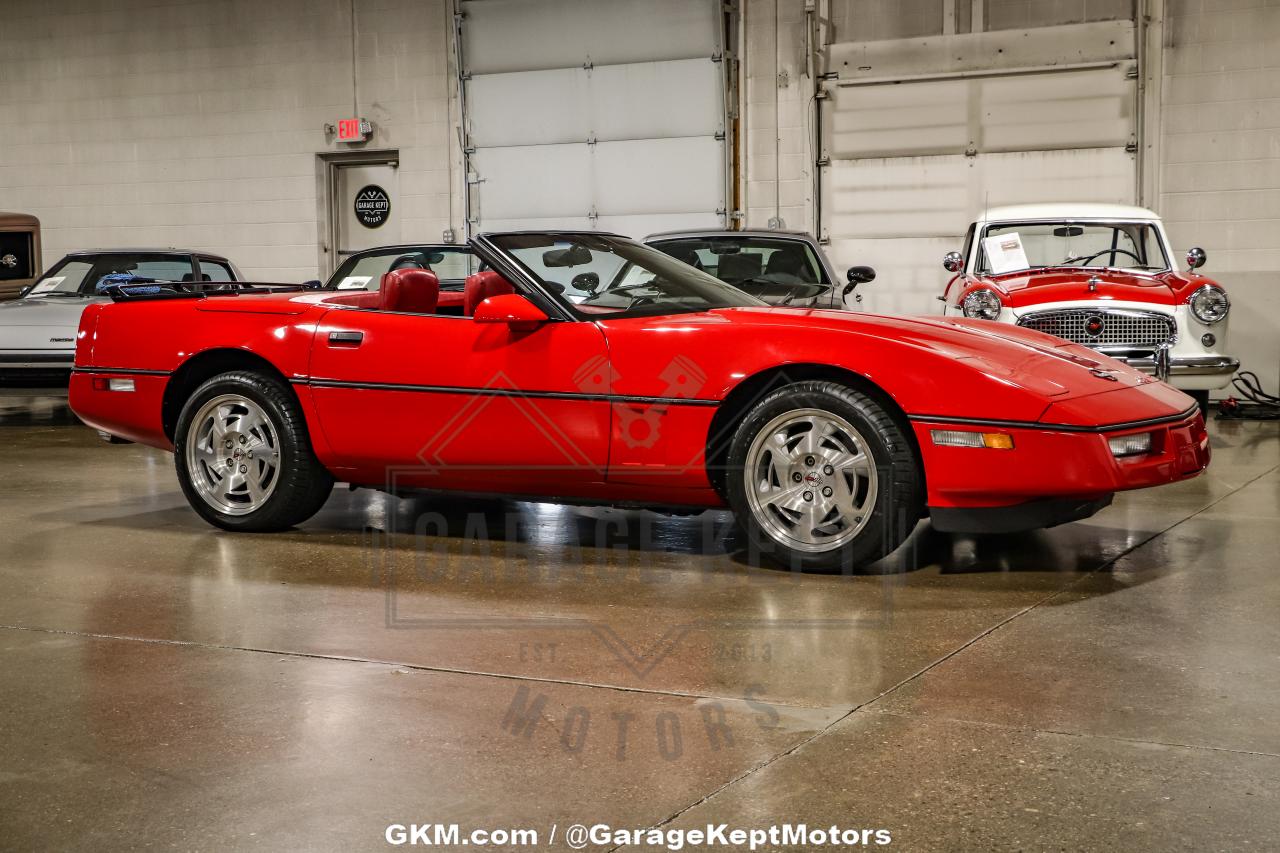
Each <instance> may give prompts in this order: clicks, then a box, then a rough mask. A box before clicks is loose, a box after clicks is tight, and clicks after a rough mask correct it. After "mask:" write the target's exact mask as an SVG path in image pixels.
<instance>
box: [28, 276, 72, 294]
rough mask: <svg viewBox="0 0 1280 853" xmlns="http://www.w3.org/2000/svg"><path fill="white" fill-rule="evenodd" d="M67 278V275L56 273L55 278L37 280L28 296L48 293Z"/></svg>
mask: <svg viewBox="0 0 1280 853" xmlns="http://www.w3.org/2000/svg"><path fill="white" fill-rule="evenodd" d="M66 280H67V277H66V276H65V275H55V276H54V277H53V278H46V279H45V280H44V281H38V282H36V284H35V286H34V287H32V288H31V291H30V292H29V293H27V296H39V295H40V294H42V293H48V292H50V291H51V290H57V288H58V285H60V284H62V283H63V282H64V281H66Z"/></svg>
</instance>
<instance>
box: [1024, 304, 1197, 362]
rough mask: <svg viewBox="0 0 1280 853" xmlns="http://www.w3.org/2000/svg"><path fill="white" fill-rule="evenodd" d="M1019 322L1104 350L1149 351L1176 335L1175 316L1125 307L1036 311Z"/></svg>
mask: <svg viewBox="0 0 1280 853" xmlns="http://www.w3.org/2000/svg"><path fill="white" fill-rule="evenodd" d="M1018 325H1019V326H1022V327H1024V328H1027V329H1035V330H1036V331H1037V332H1044V333H1046V334H1050V335H1056V336H1057V337H1059V338H1066V339H1067V340H1069V341H1071V342H1073V343H1077V344H1083V345H1084V346H1087V347H1093V348H1094V349H1102V350H1120V349H1127V350H1146V351H1148V352H1150V351H1154V350H1155V348H1156V347H1158V346H1160V345H1161V344H1165V343H1167V344H1172V343H1173V342H1174V340H1175V339H1176V338H1177V328H1176V327H1175V326H1174V323H1173V317H1171V316H1169V315H1168V314H1161V313H1158V312H1156V311H1130V310H1125V309H1122V308H1103V309H1093V308H1060V309H1057V310H1054V311H1035V312H1032V313H1030V314H1023V315H1022V316H1021V317H1020V318H1018Z"/></svg>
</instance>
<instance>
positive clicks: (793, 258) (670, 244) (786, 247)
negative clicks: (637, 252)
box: [649, 235, 831, 304]
mask: <svg viewBox="0 0 1280 853" xmlns="http://www.w3.org/2000/svg"><path fill="white" fill-rule="evenodd" d="M649 245H651V246H653V247H654V248H655V249H660V250H661V251H663V252H666V253H667V254H668V255H670V256H671V257H673V258H676V259H677V260H681V261H684V262H685V263H686V264H689V265H690V266H693V267H696V268H697V269H700V270H703V271H704V272H707V273H710V274H711V275H713V276H715V277H716V278H718V279H720V280H721V281H723V282H725V283H726V284H731V285H733V286H734V287H736V288H738V289H739V290H745V291H746V292H747V293H750V294H751V295H752V296H755V297H757V298H759V299H763V300H765V301H766V302H770V303H775V304H777V303H785V302H788V301H790V300H793V299H805V298H809V297H813V296H817V295H818V294H821V293H823V292H825V291H828V290H830V284H831V282H830V281H829V280H828V278H827V273H826V270H824V269H823V267H822V264H821V263H820V262H819V261H818V257H817V253H815V252H814V250H813V247H812V246H810V245H809V244H808V243H806V242H805V241H803V240H793V239H787V238H784V237H752V236H730V235H725V236H719V235H716V236H711V237H681V238H677V239H672V240H654V241H652V242H651V243H650V244H649Z"/></svg>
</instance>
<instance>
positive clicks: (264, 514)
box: [71, 232, 1209, 569]
mask: <svg viewBox="0 0 1280 853" xmlns="http://www.w3.org/2000/svg"><path fill="white" fill-rule="evenodd" d="M470 250H471V251H472V252H473V253H474V255H475V263H477V264H483V266H484V268H485V269H484V271H481V272H477V273H475V274H472V275H471V276H470V277H467V278H466V279H465V283H464V286H463V287H462V289H461V291H457V290H454V291H445V292H441V289H440V281H439V278H438V277H437V274H436V273H435V272H433V271H432V270H431V262H432V256H430V255H423V256H422V257H421V258H419V259H418V260H417V262H416V263H414V264H409V265H408V266H405V267H402V268H400V269H396V270H394V271H392V272H389V273H387V274H386V275H385V276H384V278H383V281H382V286H381V288H380V289H378V290H373V291H365V290H360V291H356V292H352V291H342V290H331V291H325V290H320V291H315V290H312V291H300V290H297V289H293V290H291V291H280V290H275V289H273V286H267V285H262V286H255V285H246V286H244V288H243V289H242V290H240V291H239V292H225V291H224V292H210V293H207V294H206V293H202V292H200V287H199V286H198V285H196V286H190V285H172V286H155V285H152V286H150V287H148V288H136V287H134V288H131V287H129V286H127V285H126V286H120V287H118V288H117V289H116V292H115V295H114V296H115V301H114V302H113V303H106V304H102V305H94V306H90V307H89V309H88V310H87V311H86V312H85V314H84V318H83V321H82V323H81V327H80V331H79V342H78V346H77V350H76V366H75V372H74V374H73V377H72V383H71V404H72V407H73V408H74V409H75V411H76V413H77V414H78V415H79V416H80V417H81V418H82V419H83V420H84V421H85V422H87V423H88V424H90V425H91V426H93V427H96V428H97V429H99V430H100V431H102V432H103V433H104V434H107V435H110V436H114V437H117V438H121V439H126V440H130V441H136V442H141V443H144V444H148V445H152V446H154V447H159V448H164V449H166V450H172V451H173V452H174V456H175V459H176V463H177V474H178V480H179V482H180V483H181V486H182V489H183V491H184V492H185V494H186V496H187V499H188V500H189V502H190V503H191V506H192V507H193V508H194V509H195V510H196V512H198V513H199V514H200V515H202V516H203V517H204V518H205V519H207V520H208V521H209V522H211V523H212V524H215V525H217V526H219V527H223V528H226V529H229V530H245V531H266V530H279V529H282V528H287V527H289V526H291V525H294V524H298V523H299V522H302V521H304V520H305V519H307V518H308V517H310V516H311V515H312V514H313V513H315V512H316V511H317V510H318V509H319V508H320V506H321V504H323V503H324V501H325V499H326V497H327V496H328V494H329V491H330V489H331V487H332V485H333V483H334V482H335V481H344V482H348V483H352V484H356V485H361V486H369V487H375V488H381V489H387V490H389V491H393V492H394V491H400V490H413V489H437V490H446V491H458V492H467V493H487V494H502V495H510V496H519V497H528V498H537V499H543V500H558V501H565V502H574V503H594V504H616V505H630V506H646V507H656V508H666V509H677V508H678V509H681V510H687V509H688V508H708V507H722V506H725V505H728V506H729V507H731V508H732V509H733V511H734V512H735V513H736V515H737V518H738V519H739V522H740V524H741V525H742V527H743V528H744V530H745V531H746V533H747V535H748V536H749V537H750V540H751V543H752V544H753V545H754V546H755V547H756V548H758V549H760V551H762V552H764V553H767V554H770V555H772V556H773V557H774V558H776V559H778V560H780V561H781V562H783V563H787V564H791V565H793V566H798V567H801V568H807V569H833V568H840V567H847V566H855V565H859V564H863V563H867V562H870V561H873V560H875V559H877V558H879V557H881V556H883V555H885V554H887V553H889V552H890V551H893V550H894V549H895V548H896V547H897V546H898V545H899V544H900V543H901V542H902V541H903V539H904V538H905V537H906V535H907V534H908V533H909V532H910V530H911V529H912V528H913V527H914V525H915V523H916V522H917V521H918V520H919V519H920V518H921V517H922V516H924V515H928V516H930V517H931V518H932V521H933V524H934V526H935V527H937V528H939V529H941V530H951V531H958V530H977V531H996V532H998V531H1012V530H1021V529H1029V528H1035V527H1045V526H1051V525H1054V524H1059V523H1062V522H1064V521H1071V520H1075V519H1081V518H1085V517H1088V516H1089V515H1092V514H1093V513H1094V512H1096V511H1097V510H1098V509H1100V508H1101V507H1103V506H1106V505H1107V503H1109V502H1110V500H1111V496H1112V494H1113V493H1114V492H1116V491H1119V490H1122V489H1135V488H1142V487H1145V486H1155V485H1160V484H1163V483H1170V482H1174V481H1176V480H1181V479H1184V478H1187V477H1193V476H1195V475H1196V474H1198V473H1200V472H1201V471H1202V470H1204V468H1205V466H1206V465H1207V464H1208V462H1209V443H1208V438H1207V436H1206V434H1205V428H1204V421H1203V420H1202V418H1201V416H1200V413H1199V410H1198V409H1197V407H1196V406H1195V404H1194V403H1193V401H1192V400H1191V398H1189V397H1187V396H1186V395H1184V394H1182V393H1181V392H1180V391H1177V390H1175V389H1173V388H1171V387H1169V386H1168V385H1165V384H1163V383H1161V382H1157V381H1155V380H1154V379H1151V378H1149V377H1147V376H1145V375H1143V374H1142V373H1139V372H1138V371H1136V370H1133V369H1130V368H1128V367H1126V366H1125V365H1123V364H1121V363H1119V362H1117V361H1113V360H1111V359H1108V358H1107V357H1105V356H1102V355H1099V354H1098V353H1096V352H1093V351H1091V350H1089V349H1086V348H1085V347H1082V346H1079V345H1076V344H1072V343H1068V342H1066V341H1063V340H1061V339H1058V338H1054V337H1050V336H1048V335H1045V334H1041V333H1039V332H1035V331H1031V330H1027V329H1020V328H1016V327H1009V326H999V325H996V324H993V323H984V322H982V321H971V320H965V319H923V318H895V317H878V316H871V315H866V314H853V313H847V312H838V311H825V310H812V309H801V308H772V307H768V306H765V305H763V304H762V303H760V302H758V301H756V300H755V299H753V298H752V297H750V296H747V295H745V294H743V293H741V292H740V291H737V290H735V289H733V288H731V287H729V286H728V285H725V284H723V283H721V282H720V281H718V280H716V279H714V278H712V277H711V276H709V275H707V274H705V273H703V272H701V271H699V270H696V269H694V268H693V267H690V266H687V265H685V264H683V263H681V262H679V261H677V260H675V259H673V258H671V257H669V256H667V255H665V254H663V253H662V252H659V251H657V250H656V249H651V248H648V247H646V246H644V245H642V244H639V243H637V242H635V241H633V240H630V239H627V238H624V237H617V236H611V235H605V234H597V233H567V232H520V233H505V234H490V235H485V236H481V237H478V238H477V239H475V240H474V241H472V244H471V246H470Z"/></svg>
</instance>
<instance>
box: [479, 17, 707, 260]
mask: <svg viewBox="0 0 1280 853" xmlns="http://www.w3.org/2000/svg"><path fill="white" fill-rule="evenodd" d="M460 10H461V12H462V14H463V18H462V24H461V34H462V38H461V59H462V62H461V66H462V70H463V75H462V76H463V81H462V85H463V95H464V98H463V104H464V106H463V109H464V116H463V120H464V127H465V136H466V139H465V142H464V145H465V148H466V150H467V162H468V181H469V203H470V211H469V214H468V216H469V220H470V224H471V229H472V232H473V233H478V232H480V231H486V230H487V231H495V230H503V229H511V228H575V229H597V230H601V231H615V232H620V233H624V234H630V235H633V236H637V237H643V236H644V235H646V234H648V233H650V232H652V231H659V230H664V229H669V228H684V227H718V226H722V225H723V223H724V210H725V207H726V205H725V198H726V187H727V179H726V163H727V159H726V151H725V143H724V138H725V132H724V131H725V81H724V75H723V67H722V66H723V63H722V62H721V57H722V48H721V34H722V13H721V10H720V4H719V3H718V2H715V0H647V2H644V3H636V2H634V0H465V2H463V3H461V6H460Z"/></svg>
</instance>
